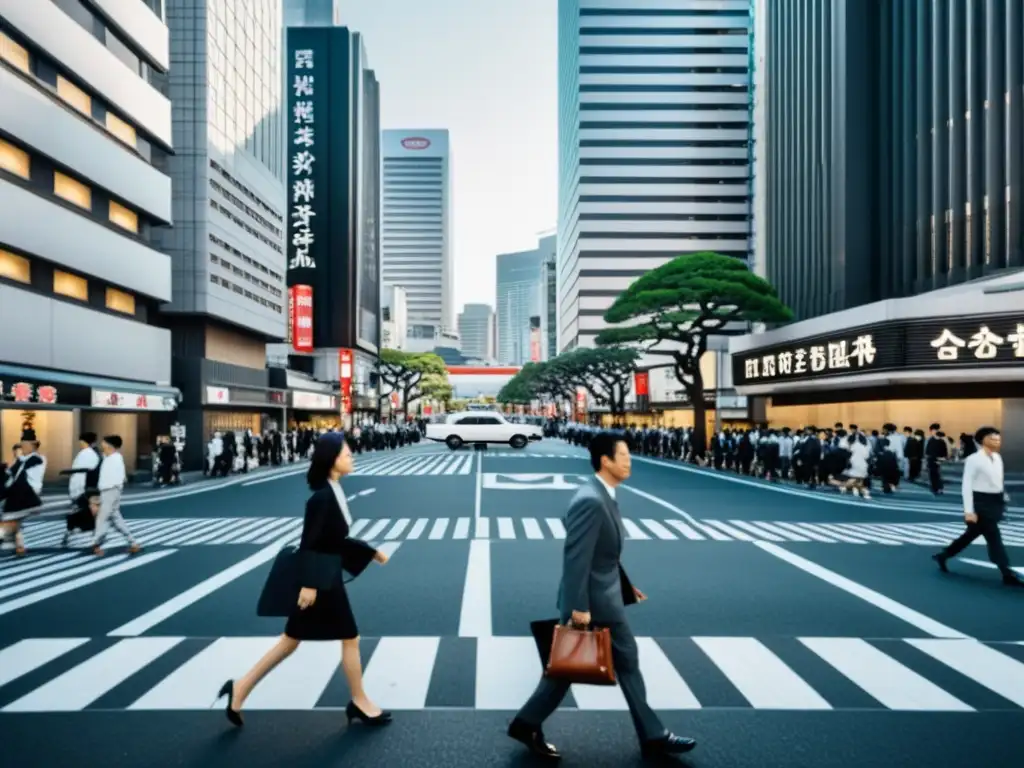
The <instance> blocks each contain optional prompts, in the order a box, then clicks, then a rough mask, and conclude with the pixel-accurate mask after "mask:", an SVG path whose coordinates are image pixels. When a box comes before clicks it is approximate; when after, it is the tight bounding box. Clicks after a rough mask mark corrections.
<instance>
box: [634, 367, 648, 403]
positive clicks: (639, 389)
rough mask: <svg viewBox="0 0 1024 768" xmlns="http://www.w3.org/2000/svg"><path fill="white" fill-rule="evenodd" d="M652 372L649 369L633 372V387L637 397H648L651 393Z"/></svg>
mask: <svg viewBox="0 0 1024 768" xmlns="http://www.w3.org/2000/svg"><path fill="white" fill-rule="evenodd" d="M650 386H651V374H650V373H648V372H647V371H642V372H641V371H637V372H636V373H634V374H633V388H634V389H635V390H636V396H637V397H646V396H648V395H649V394H650Z"/></svg>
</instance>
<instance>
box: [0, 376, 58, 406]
mask: <svg viewBox="0 0 1024 768" xmlns="http://www.w3.org/2000/svg"><path fill="white" fill-rule="evenodd" d="M57 395H58V392H57V388H56V387H54V386H51V385H49V384H40V385H36V384H33V383H29V382H26V381H13V382H8V381H2V380H0V402H8V403H35V404H37V405H56V404H57Z"/></svg>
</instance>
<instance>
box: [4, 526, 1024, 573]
mask: <svg viewBox="0 0 1024 768" xmlns="http://www.w3.org/2000/svg"><path fill="white" fill-rule="evenodd" d="M622 522H623V526H624V527H625V529H626V536H627V538H629V539H630V540H633V541H687V540H688V541H732V542H737V541H738V542H754V541H767V542H773V543H781V542H817V543H823V544H861V545H864V544H880V545H883V546H897V547H898V546H901V545H904V544H907V545H916V546H927V547H937V546H941V545H944V544H948V543H949V542H950V541H951V540H952V539H954V538H956V537H957V536H959V535H960V534H961V533H962V532H963V525H961V524H959V523H953V522H950V523H793V522H787V521H784V520H777V521H771V522H768V521H755V520H709V519H705V520H700V521H691V522H685V521H683V520H679V519H658V520H655V519H651V518H639V519H633V518H629V517H625V518H623V520H622ZM131 527H132V530H133V532H134V533H135V535H136V537H137V538H138V539H139V540H140V541H141V542H142V543H143V544H145V545H147V546H150V547H152V546H157V545H159V546H166V547H186V546H222V545H233V544H249V545H254V546H259V545H262V544H267V543H269V542H271V541H274V540H276V539H287V540H288V541H289V542H290V543H298V541H299V538H300V536H301V534H302V518H300V517H259V518H252V517H227V518H217V517H193V518H153V519H137V520H132V521H131ZM63 533H64V523H63V521H53V520H47V521H40V522H38V523H36V524H34V525H32V526H31V527H27V528H26V531H25V544H26V547H28V548H29V549H32V550H39V549H42V550H47V549H51V548H56V547H58V546H59V545H60V540H61V538H62V535H63ZM352 535H353V536H357V537H359V538H362V539H368V540H369V539H379V540H381V541H407V540H415V539H419V540H426V541H442V540H453V539H454V540H463V539H469V538H474V539H490V538H493V539H496V540H499V541H513V540H531V541H534V540H538V539H564V538H565V527H564V526H563V524H562V521H561V520H560V519H559V518H537V517H508V516H499V517H494V518H490V517H486V516H485V517H481V518H479V519H474V518H472V517H455V518H448V517H439V518H438V517H417V516H414V515H409V516H408V517H395V518H368V517H363V518H359V519H357V520H356V521H355V524H354V525H353V528H352ZM1003 540H1004V542H1005V543H1006V545H1007V546H1010V547H1022V546H1024V523H1005V524H1004V525H1003ZM89 541H90V538H89V535H86V534H78V538H74V539H72V546H85V545H86V544H88V543H89ZM126 545H127V542H126V541H125V540H124V539H123V538H122V537H121V536H120V534H111V535H110V536H109V537H108V540H107V544H106V545H105V546H108V547H113V548H116V547H122V546H126ZM984 545H985V542H984V540H982V539H978V540H977V541H975V542H974V544H973V546H984ZM43 554H45V552H44V553H40V555H39V556H42V555H43ZM51 554H52V553H51ZM47 556H49V555H47ZM25 563H26V561H25V560H21V559H14V558H5V559H3V560H0V579H2V578H4V576H5V575H11V576H13V575H14V573H16V571H13V572H9V571H8V570H6V569H10V568H13V569H18V568H25V567H26V565H25ZM2 586H3V585H2V584H0V587H2Z"/></svg>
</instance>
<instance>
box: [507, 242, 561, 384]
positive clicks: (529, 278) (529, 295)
mask: <svg viewBox="0 0 1024 768" xmlns="http://www.w3.org/2000/svg"><path fill="white" fill-rule="evenodd" d="M556 243H557V237H556V236H555V235H548V236H547V237H542V238H540V239H539V240H538V241H537V245H536V246H535V247H534V248H531V249H529V250H526V251H517V252H514V253H503V254H499V255H498V257H497V260H496V285H495V293H496V295H497V306H496V307H495V312H496V314H497V318H498V322H497V327H498V353H497V354H498V362H499V363H501V364H502V365H523V363H525V362H528V361H529V360H530V318H531V317H534V316H540V315H542V314H543V315H545V316H546V315H547V312H546V311H542V307H543V306H544V302H542V285H544V282H545V271H544V268H543V265H544V264H545V263H546V262H549V261H554V259H555V250H556Z"/></svg>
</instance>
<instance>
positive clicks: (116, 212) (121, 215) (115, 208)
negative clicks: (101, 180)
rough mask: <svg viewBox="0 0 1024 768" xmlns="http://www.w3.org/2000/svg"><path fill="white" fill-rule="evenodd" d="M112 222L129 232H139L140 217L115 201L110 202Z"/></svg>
mask: <svg viewBox="0 0 1024 768" xmlns="http://www.w3.org/2000/svg"><path fill="white" fill-rule="evenodd" d="M110 220H111V221H112V222H113V223H114V224H117V226H119V227H123V228H124V229H127V230H128V231H129V232H135V233H136V234H138V231H139V216H138V214H137V213H135V211H132V210H129V209H128V208H125V207H124V206H123V205H119V204H118V203H115V202H114V201H113V200H111V201H110Z"/></svg>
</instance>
